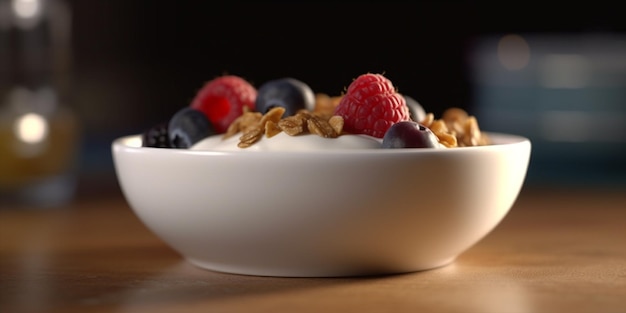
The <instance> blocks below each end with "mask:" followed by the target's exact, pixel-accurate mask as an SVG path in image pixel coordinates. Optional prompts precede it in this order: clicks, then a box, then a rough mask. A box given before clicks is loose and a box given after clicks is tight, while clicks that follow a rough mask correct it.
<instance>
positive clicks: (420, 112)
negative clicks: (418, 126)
mask: <svg viewBox="0 0 626 313" xmlns="http://www.w3.org/2000/svg"><path fill="white" fill-rule="evenodd" d="M402 96H403V97H404V101H406V106H407V107H409V116H410V117H411V120H412V121H416V122H420V121H423V120H424V119H425V118H426V111H425V110H424V107H422V105H421V104H420V103H419V102H417V100H415V99H413V98H412V97H410V96H407V95H405V94H403V95H402Z"/></svg>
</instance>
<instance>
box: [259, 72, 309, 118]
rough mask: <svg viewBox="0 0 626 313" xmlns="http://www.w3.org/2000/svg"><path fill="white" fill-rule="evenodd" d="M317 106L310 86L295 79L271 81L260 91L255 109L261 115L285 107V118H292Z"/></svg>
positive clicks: (261, 87)
mask: <svg viewBox="0 0 626 313" xmlns="http://www.w3.org/2000/svg"><path fill="white" fill-rule="evenodd" d="M314 106H315V94H314V93H313V90H312V89H311V87H309V85H307V84H306V83H304V82H302V81H300V80H297V79H295V78H290V77H287V78H280V79H275V80H270V81H268V82H266V83H264V84H263V85H261V86H260V87H259V89H258V93H257V97H256V102H255V109H256V111H257V112H261V114H265V113H267V112H269V110H271V109H272V108H275V107H283V108H285V113H284V114H283V116H285V117H286V116H292V115H294V114H296V112H298V111H299V110H302V109H308V110H312V109H313V108H314Z"/></svg>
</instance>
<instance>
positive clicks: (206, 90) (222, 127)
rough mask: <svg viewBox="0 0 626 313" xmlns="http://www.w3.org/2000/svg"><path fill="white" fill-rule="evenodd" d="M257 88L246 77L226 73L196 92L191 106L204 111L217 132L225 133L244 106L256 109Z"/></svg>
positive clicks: (241, 112)
mask: <svg viewBox="0 0 626 313" xmlns="http://www.w3.org/2000/svg"><path fill="white" fill-rule="evenodd" d="M256 96H257V90H256V88H254V86H252V85H251V84H250V83H249V82H248V81H246V80H245V79H243V78H241V77H239V76H235V75H224V76H220V77H217V78H214V79H213V80H210V81H209V82H207V83H206V84H205V85H204V86H203V87H202V88H201V89H200V91H198V93H197V94H196V96H195V98H194V99H193V101H192V102H191V105H190V106H191V107H192V108H194V109H197V110H200V111H202V112H203V113H204V114H205V115H206V116H207V118H208V119H209V121H211V123H212V124H213V126H214V128H215V131H216V132H217V133H223V132H225V131H226V129H227V128H228V125H230V123H232V122H233V121H234V120H235V119H236V118H237V117H239V116H240V115H241V114H243V111H244V107H248V108H249V109H250V110H254V101H255V99H256Z"/></svg>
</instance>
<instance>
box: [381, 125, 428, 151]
mask: <svg viewBox="0 0 626 313" xmlns="http://www.w3.org/2000/svg"><path fill="white" fill-rule="evenodd" d="M382 147H383V148H385V149H396V148H437V147H439V139H437V136H436V135H435V133H433V132H432V131H431V130H430V129H429V128H428V127H425V126H424V125H421V124H419V123H418V122H415V121H400V122H397V123H395V124H393V125H391V127H389V129H388V130H387V132H386V133H385V135H384V136H383V143H382Z"/></svg>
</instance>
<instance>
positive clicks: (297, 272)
mask: <svg viewBox="0 0 626 313" xmlns="http://www.w3.org/2000/svg"><path fill="white" fill-rule="evenodd" d="M185 260H187V262H189V263H191V264H192V265H194V266H196V267H199V268H201V269H204V270H209V271H213V272H219V273H226V274H236V275H247V276H265V277H294V278H296V277H300V278H322V277H359V276H379V275H395V274H406V273H412V272H421V271H427V270H433V269H436V268H440V267H444V266H447V265H449V264H451V263H453V262H454V261H455V260H456V257H452V258H449V259H444V260H440V261H437V262H431V263H428V264H420V265H419V266H415V267H413V268H396V267H394V268H378V269H372V268H359V267H353V268H345V267H341V268H335V267H332V268H297V267H296V268H268V267H253V266H236V265H224V264H215V263H212V262H206V261H201V260H198V259H194V258H186V259H185Z"/></svg>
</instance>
